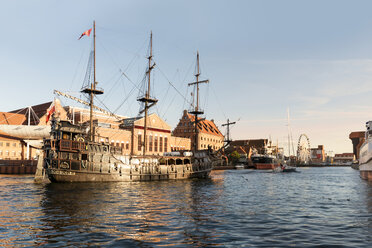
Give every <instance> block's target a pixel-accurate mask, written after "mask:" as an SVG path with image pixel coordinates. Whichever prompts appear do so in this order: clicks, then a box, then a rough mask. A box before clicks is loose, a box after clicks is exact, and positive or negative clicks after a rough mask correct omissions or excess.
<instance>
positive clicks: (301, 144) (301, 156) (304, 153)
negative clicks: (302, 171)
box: [297, 134, 311, 164]
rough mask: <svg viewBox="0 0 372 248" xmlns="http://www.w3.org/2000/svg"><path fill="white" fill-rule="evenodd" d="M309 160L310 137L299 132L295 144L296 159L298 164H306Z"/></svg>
mask: <svg viewBox="0 0 372 248" xmlns="http://www.w3.org/2000/svg"><path fill="white" fill-rule="evenodd" d="M310 160H311V157H310V139H309V137H307V135H306V134H301V135H300V138H299V139H298V145H297V161H298V162H299V163H300V164H308V163H309V162H310Z"/></svg>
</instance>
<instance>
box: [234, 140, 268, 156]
mask: <svg viewBox="0 0 372 248" xmlns="http://www.w3.org/2000/svg"><path fill="white" fill-rule="evenodd" d="M267 143H268V139H248V140H234V141H232V142H231V143H230V145H229V148H228V152H230V150H231V151H234V150H237V149H239V148H240V147H242V148H243V149H244V151H245V152H246V153H247V154H248V157H249V158H250V155H251V154H252V152H253V151H257V153H259V154H264V153H266V147H267Z"/></svg>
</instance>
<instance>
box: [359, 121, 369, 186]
mask: <svg viewBox="0 0 372 248" xmlns="http://www.w3.org/2000/svg"><path fill="white" fill-rule="evenodd" d="M359 171H360V177H361V178H363V179H365V180H369V181H372V121H368V122H367V123H366V132H365V141H364V143H363V145H362V146H361V147H360V150H359Z"/></svg>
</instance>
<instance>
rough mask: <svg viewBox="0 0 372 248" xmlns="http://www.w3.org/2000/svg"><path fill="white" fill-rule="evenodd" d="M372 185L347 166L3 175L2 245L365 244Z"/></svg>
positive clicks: (370, 219) (368, 238)
mask: <svg viewBox="0 0 372 248" xmlns="http://www.w3.org/2000/svg"><path fill="white" fill-rule="evenodd" d="M371 213H372V185H371V184H370V183H368V182H365V181H362V180H361V179H360V178H359V175H358V172H357V171H354V170H352V169H350V168H311V169H302V170H301V173H294V174H284V173H283V174H277V173H266V172H264V173H262V172H257V171H250V170H241V171H216V172H213V174H212V177H211V179H208V180H181V181H164V182H144V183H140V182H133V183H97V184H94V183H84V184H46V185H38V184H34V183H33V178H32V177H30V176H7V175H0V246H3V247H14V246H46V247H71V246H79V247H95V246H97V247H105V246H107V247H127V246H130V247H156V246H173V247H218V246H221V247H237V246H243V247H244V246H253V247H257V246H260V247H288V246H300V247H368V245H369V244H370V243H371V237H372V235H371V234H372V231H371V230H372V228H371V227H372V214H371Z"/></svg>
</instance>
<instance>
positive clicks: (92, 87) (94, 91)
mask: <svg viewBox="0 0 372 248" xmlns="http://www.w3.org/2000/svg"><path fill="white" fill-rule="evenodd" d="M93 75H94V76H93V82H91V84H90V85H87V87H85V88H83V89H82V90H81V92H82V93H86V94H88V95H89V108H90V114H89V139H90V141H94V127H93V108H94V105H93V98H94V96H95V95H101V94H103V90H102V89H97V88H96V85H97V83H98V82H97V81H96V22H95V21H93Z"/></svg>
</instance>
